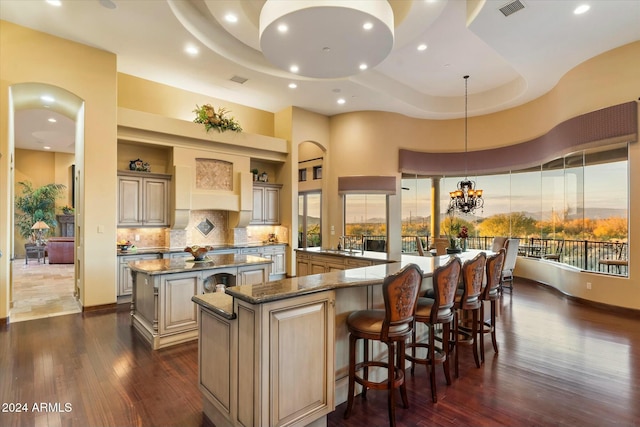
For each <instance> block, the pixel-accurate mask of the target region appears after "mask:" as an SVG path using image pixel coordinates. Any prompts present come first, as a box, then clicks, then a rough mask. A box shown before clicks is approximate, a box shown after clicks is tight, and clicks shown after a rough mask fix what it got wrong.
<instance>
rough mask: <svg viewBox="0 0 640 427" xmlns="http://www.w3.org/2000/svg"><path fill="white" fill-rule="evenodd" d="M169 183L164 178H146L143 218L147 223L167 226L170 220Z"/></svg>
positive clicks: (144, 222)
mask: <svg viewBox="0 0 640 427" xmlns="http://www.w3.org/2000/svg"><path fill="white" fill-rule="evenodd" d="M168 189H169V185H168V182H167V180H164V179H151V178H145V179H144V202H143V213H144V215H143V218H142V222H143V224H145V225H157V226H166V225H168V224H169V220H168V209H167V204H168V201H169V200H168V199H169V197H168V195H169V191H168Z"/></svg>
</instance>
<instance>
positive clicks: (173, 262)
mask: <svg viewBox="0 0 640 427" xmlns="http://www.w3.org/2000/svg"><path fill="white" fill-rule="evenodd" d="M271 263H272V260H270V259H267V258H261V257H258V256H254V255H238V254H220V255H215V254H213V255H207V257H206V259H205V261H193V259H185V258H171V259H150V260H143V261H133V262H130V263H129V268H131V270H133V271H136V272H139V273H145V274H148V275H151V276H153V275H159V274H171V273H184V272H186V271H199V270H213V269H218V268H225V267H240V266H245V265H256V264H271Z"/></svg>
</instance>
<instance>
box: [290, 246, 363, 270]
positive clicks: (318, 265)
mask: <svg viewBox="0 0 640 427" xmlns="http://www.w3.org/2000/svg"><path fill="white" fill-rule="evenodd" d="M373 264H375V262H374V261H371V260H369V259H358V258H353V257H352V256H342V255H337V256H333V255H322V254H313V253H308V252H302V251H298V252H296V266H297V271H296V275H297V276H308V275H310V274H322V273H329V272H331V271H336V270H348V269H350V268H358V267H368V266H370V265H373Z"/></svg>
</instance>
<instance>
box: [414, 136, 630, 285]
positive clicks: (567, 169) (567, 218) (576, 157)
mask: <svg viewBox="0 0 640 427" xmlns="http://www.w3.org/2000/svg"><path fill="white" fill-rule="evenodd" d="M628 167H629V166H628V147H627V144H621V145H617V146H609V147H599V148H597V149H590V150H583V151H579V152H576V153H572V154H570V155H567V156H564V157H561V158H558V159H554V160H551V161H549V162H547V163H545V164H542V165H540V166H538V167H534V168H529V169H526V170H514V171H505V172H504V173H500V174H492V175H482V176H474V177H472V176H469V177H468V178H469V179H471V180H473V181H475V182H476V188H481V189H482V190H483V191H484V197H485V204H484V208H483V209H481V210H479V211H476V212H474V213H473V214H470V215H458V216H457V220H458V221H460V222H461V223H462V224H464V225H466V226H467V227H468V229H469V235H470V236H471V237H472V240H471V242H472V243H475V245H476V246H477V247H480V248H483V249H484V248H486V247H487V242H489V241H490V240H491V238H492V237H494V236H510V237H517V238H520V239H521V244H522V246H523V247H525V248H534V249H535V250H529V249H527V250H526V251H524V250H523V251H521V253H520V255H523V256H535V257H539V258H545V256H546V255H551V254H553V255H556V256H555V257H553V259H555V260H557V261H558V262H561V263H565V264H569V265H572V266H574V267H577V268H580V269H583V270H589V271H598V272H603V273H610V274H622V275H627V274H628V271H627V266H626V263H625V262H622V263H620V262H616V263H611V262H608V261H610V260H617V261H625V260H626V259H627V258H626V257H627V254H628V244H629V242H628V221H629V218H628V212H629V211H628V203H629V202H628V201H629V174H628ZM463 178H465V177H443V178H441V179H440V200H439V202H440V210H441V212H440V213H439V215H440V221H441V229H442V221H444V220H445V218H446V215H445V214H446V211H447V207H448V204H449V191H452V190H454V189H455V188H456V185H457V183H458V181H460V180H461V179H463ZM419 181H420V179H419V178H418V177H417V176H416V177H415V178H409V177H406V176H405V178H404V179H403V183H402V186H403V188H406V189H408V190H406V191H403V193H402V198H403V200H402V206H403V228H404V227H405V224H406V221H407V216H408V217H409V218H412V217H413V214H412V212H413V209H416V211H417V212H419V211H421V210H422V209H423V208H420V207H419V203H418V202H417V201H419V200H426V198H427V197H428V195H429V194H430V191H429V189H428V188H426V187H425V186H421V185H420V184H419ZM408 213H409V215H407V214H408ZM403 234H404V233H403ZM414 235H420V233H419V232H416V233H414ZM474 239H475V240H474ZM556 252H557V253H556ZM549 258H550V259H551V258H552V257H549ZM612 264H613V265H614V267H613V268H612V267H611V265H612Z"/></svg>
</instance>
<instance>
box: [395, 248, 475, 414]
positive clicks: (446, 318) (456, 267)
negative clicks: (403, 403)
mask: <svg viewBox="0 0 640 427" xmlns="http://www.w3.org/2000/svg"><path fill="white" fill-rule="evenodd" d="M461 270H462V263H461V262H460V259H459V258H458V257H454V256H452V257H450V258H449V260H448V261H447V262H446V264H444V265H442V266H440V267H437V268H436V269H435V270H434V271H433V298H427V297H421V298H418V306H417V308H416V315H415V322H416V323H417V322H421V323H424V324H425V325H426V326H427V328H428V329H429V342H428V343H423V342H418V341H417V340H416V330H415V327H414V329H413V332H412V334H411V343H410V344H407V347H409V348H410V349H411V354H407V355H406V359H407V360H410V361H411V362H413V366H411V374H413V372H414V366H415V365H416V364H421V365H425V366H426V367H427V370H428V371H429V376H430V379H431V397H432V400H433V403H436V402H437V401H438V394H437V391H436V371H435V367H436V363H442V366H443V369H444V375H445V378H446V379H447V384H451V375H450V373H449V352H450V350H451V348H450V341H449V340H450V335H451V323H452V322H453V320H454V317H455V316H454V310H453V305H454V299H455V296H456V291H457V289H458V281H459V279H460V271H461ZM436 325H442V338H439V339H438V341H440V340H441V342H442V346H441V348H440V351H439V352H437V351H436V345H435V344H436V334H435V326H436ZM454 342H455V341H454ZM418 347H420V348H426V349H427V355H426V357H424V358H421V357H418V356H416V348H418ZM453 350H454V351H455V348H454V349H453Z"/></svg>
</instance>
